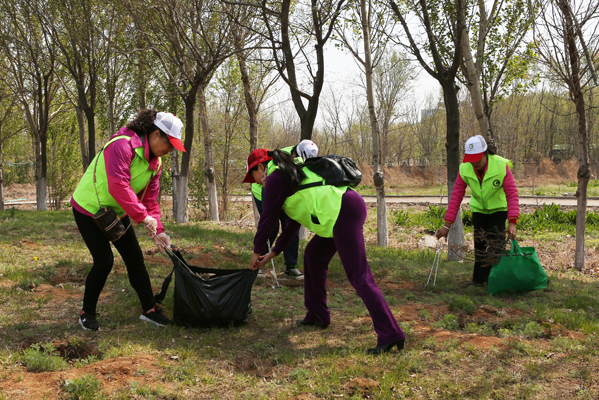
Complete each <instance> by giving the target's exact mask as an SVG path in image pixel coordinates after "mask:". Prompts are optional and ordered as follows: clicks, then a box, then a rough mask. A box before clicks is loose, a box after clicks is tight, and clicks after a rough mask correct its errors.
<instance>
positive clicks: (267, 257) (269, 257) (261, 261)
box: [256, 251, 277, 268]
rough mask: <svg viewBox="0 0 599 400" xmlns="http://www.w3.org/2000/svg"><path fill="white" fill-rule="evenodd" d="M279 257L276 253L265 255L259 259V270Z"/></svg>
mask: <svg viewBox="0 0 599 400" xmlns="http://www.w3.org/2000/svg"><path fill="white" fill-rule="evenodd" d="M276 256H277V255H276V254H275V253H273V252H272V251H271V252H269V253H266V254H265V255H263V256H262V257H259V258H258V262H257V263H256V264H257V265H258V267H259V268H262V267H264V266H265V265H266V264H267V263H268V262H269V261H270V260H272V259H273V258H275V257H276Z"/></svg>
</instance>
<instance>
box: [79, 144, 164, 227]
mask: <svg viewBox="0 0 599 400" xmlns="http://www.w3.org/2000/svg"><path fill="white" fill-rule="evenodd" d="M120 139H126V140H131V137H130V136H124V135H123V136H117V137H115V138H113V139H112V140H110V141H109V142H108V143H106V145H104V150H106V147H108V145H109V144H111V143H112V142H114V141H116V140H120ZM146 140H147V138H146ZM98 157H99V158H98ZM96 158H98V166H97V168H96V187H97V189H98V197H99V198H100V203H101V204H102V206H103V207H104V206H108V207H110V208H112V209H113V210H114V211H116V213H117V214H118V216H119V217H120V218H122V217H124V216H125V214H126V213H125V211H124V210H123V208H122V207H121V206H120V205H119V204H118V203H117V202H116V200H115V199H114V197H112V196H111V195H110V193H108V179H107V176H106V166H105V163H104V151H102V152H99V153H98V154H96V157H94V159H93V160H92V162H91V163H90V164H89V166H88V167H87V170H86V171H85V174H83V177H82V178H81V181H80V182H79V185H77V189H75V192H74V193H73V199H75V201H76V202H77V204H79V205H80V206H81V207H83V208H84V209H85V210H86V211H89V212H90V213H92V214H95V213H97V212H98V210H99V208H98V200H97V198H96V191H95V189H94V164H95V163H96ZM149 166H150V162H149V161H148V159H147V158H146V157H145V155H144V146H143V145H142V146H141V147H137V148H136V149H135V156H134V157H133V160H132V161H131V165H130V168H129V172H130V173H131V181H130V185H131V189H132V190H133V191H134V192H135V193H136V194H137V195H138V196H139V194H140V193H141V192H143V190H144V189H145V188H146V186H147V185H148V182H150V179H152V177H154V175H156V173H157V171H160V167H161V166H162V159H160V158H159V159H158V168H157V169H156V171H153V170H151V169H149Z"/></svg>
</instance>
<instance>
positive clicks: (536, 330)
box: [523, 321, 545, 339]
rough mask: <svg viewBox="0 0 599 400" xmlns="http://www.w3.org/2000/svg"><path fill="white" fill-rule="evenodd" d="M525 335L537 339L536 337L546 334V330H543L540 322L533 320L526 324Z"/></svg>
mask: <svg viewBox="0 0 599 400" xmlns="http://www.w3.org/2000/svg"><path fill="white" fill-rule="evenodd" d="M523 335H524V336H525V337H526V338H527V339H536V338H539V337H541V336H543V335H545V332H544V331H543V328H541V326H540V325H539V324H537V323H536V322H534V321H532V322H529V323H528V324H526V326H524V331H523Z"/></svg>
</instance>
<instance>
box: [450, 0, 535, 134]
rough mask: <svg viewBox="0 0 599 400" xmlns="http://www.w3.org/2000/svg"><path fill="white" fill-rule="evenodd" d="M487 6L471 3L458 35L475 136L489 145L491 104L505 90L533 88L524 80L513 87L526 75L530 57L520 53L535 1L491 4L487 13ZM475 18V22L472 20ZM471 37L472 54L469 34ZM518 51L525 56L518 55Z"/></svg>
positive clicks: (533, 81) (531, 18)
mask: <svg viewBox="0 0 599 400" xmlns="http://www.w3.org/2000/svg"><path fill="white" fill-rule="evenodd" d="M487 4H488V3H487V2H485V1H477V2H473V3H472V11H471V13H470V17H469V18H470V19H471V20H472V21H471V23H470V26H465V27H464V30H463V31H462V34H463V37H462V42H461V44H462V52H463V61H462V66H461V67H462V73H463V76H464V80H463V83H464V84H465V85H466V87H467V88H468V91H469V93H470V98H471V100H472V107H473V111H474V114H475V116H476V119H477V121H478V124H479V133H480V134H481V135H483V136H484V137H485V138H486V139H487V140H488V141H489V142H490V144H491V145H492V144H493V142H494V139H495V138H494V135H493V130H492V125H491V122H490V120H491V114H492V112H493V104H494V102H495V101H496V100H497V99H499V98H502V97H503V95H504V92H505V90H506V89H507V90H510V89H513V90H516V91H520V92H521V91H523V90H526V89H527V88H528V87H530V86H531V85H533V84H534V83H535V82H536V80H535V79H530V77H529V79H527V80H526V81H523V82H522V84H521V85H519V86H515V87H514V86H513V85H511V83H512V82H513V81H514V79H518V78H521V77H524V76H526V75H527V74H528V73H529V67H530V62H531V60H532V55H531V54H530V53H527V50H530V49H528V48H527V49H524V51H522V49H521V48H522V43H523V39H524V37H525V35H526V34H527V33H528V32H529V31H530V27H531V25H532V23H533V21H534V19H535V17H536V15H537V12H538V9H539V4H538V1H537V0H531V1H529V2H515V3H510V2H504V1H502V0H493V2H492V4H491V7H490V9H488V7H487ZM474 18H477V20H474ZM471 30H472V31H473V33H474V35H475V36H476V37H475V43H474V45H475V49H474V50H475V52H474V54H473V51H472V43H471V41H470V31H471ZM519 51H522V53H525V54H518V52H519Z"/></svg>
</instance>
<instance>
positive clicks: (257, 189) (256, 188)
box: [251, 146, 304, 201]
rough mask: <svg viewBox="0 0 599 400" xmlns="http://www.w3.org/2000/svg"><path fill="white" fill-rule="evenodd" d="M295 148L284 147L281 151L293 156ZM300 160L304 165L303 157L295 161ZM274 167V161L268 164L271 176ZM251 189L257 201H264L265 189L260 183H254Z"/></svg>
mask: <svg viewBox="0 0 599 400" xmlns="http://www.w3.org/2000/svg"><path fill="white" fill-rule="evenodd" d="M294 147H295V146H289V147H284V148H282V149H281V151H282V152H283V153H287V154H291V152H292V151H293V148H294ZM298 159H300V160H301V162H302V163H303V162H304V160H303V159H302V158H301V157H297V158H296V159H295V162H296V163H298ZM298 164H299V163H298ZM273 165H274V164H273V162H272V161H271V162H269V163H268V173H269V174H270V173H271V172H272V171H273V170H274V168H272V166H273ZM251 187H252V194H253V195H254V197H255V198H256V200H258V201H262V188H263V186H262V185H261V184H259V183H256V182H254V183H252V185H251Z"/></svg>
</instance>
